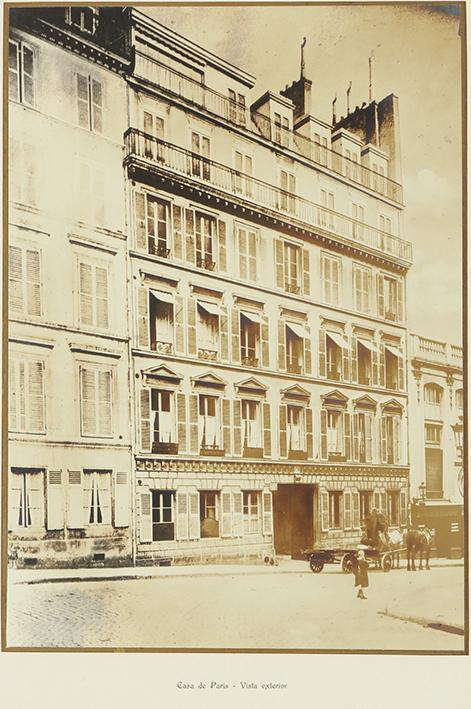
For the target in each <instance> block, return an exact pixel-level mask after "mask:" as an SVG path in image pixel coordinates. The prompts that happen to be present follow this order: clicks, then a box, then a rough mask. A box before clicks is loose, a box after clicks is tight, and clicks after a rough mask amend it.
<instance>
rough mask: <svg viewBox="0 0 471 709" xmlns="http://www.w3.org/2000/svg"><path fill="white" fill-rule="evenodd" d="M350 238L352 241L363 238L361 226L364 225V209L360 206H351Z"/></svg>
mask: <svg viewBox="0 0 471 709" xmlns="http://www.w3.org/2000/svg"><path fill="white" fill-rule="evenodd" d="M352 217H353V222H352V236H353V238H354V239H360V240H361V239H362V238H363V236H364V228H363V224H364V223H365V208H364V207H363V206H362V205H361V204H355V203H353V204H352Z"/></svg>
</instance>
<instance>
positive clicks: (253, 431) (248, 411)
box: [242, 399, 262, 448]
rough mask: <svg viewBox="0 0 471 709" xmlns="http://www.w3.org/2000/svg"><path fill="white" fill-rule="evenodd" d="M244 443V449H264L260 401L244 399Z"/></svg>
mask: <svg viewBox="0 0 471 709" xmlns="http://www.w3.org/2000/svg"><path fill="white" fill-rule="evenodd" d="M242 441H243V444H244V448H262V425H261V417H260V402H259V401H250V400H248V399H242Z"/></svg>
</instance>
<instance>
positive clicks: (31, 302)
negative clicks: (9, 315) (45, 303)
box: [26, 249, 41, 316]
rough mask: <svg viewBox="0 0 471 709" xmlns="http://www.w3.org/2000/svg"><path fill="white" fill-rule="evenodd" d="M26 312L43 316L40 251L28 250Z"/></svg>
mask: <svg viewBox="0 0 471 709" xmlns="http://www.w3.org/2000/svg"><path fill="white" fill-rule="evenodd" d="M26 312H27V313H28V315H33V316H38V315H41V271H40V262H39V251H33V250H32V249H27V250H26Z"/></svg>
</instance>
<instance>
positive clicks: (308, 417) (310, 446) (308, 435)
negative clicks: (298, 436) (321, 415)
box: [306, 408, 314, 460]
mask: <svg viewBox="0 0 471 709" xmlns="http://www.w3.org/2000/svg"><path fill="white" fill-rule="evenodd" d="M306 450H307V457H308V458H309V460H311V459H312V457H313V453H314V450H313V441H312V409H310V408H307V409H306Z"/></svg>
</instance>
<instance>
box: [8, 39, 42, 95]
mask: <svg viewBox="0 0 471 709" xmlns="http://www.w3.org/2000/svg"><path fill="white" fill-rule="evenodd" d="M34 75H35V67H34V53H33V50H32V49H31V47H28V45H27V44H24V42H16V41H15V40H10V41H9V42H8V97H9V98H10V99H11V100H13V101H19V102H21V103H24V104H26V105H28V106H34Z"/></svg>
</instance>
